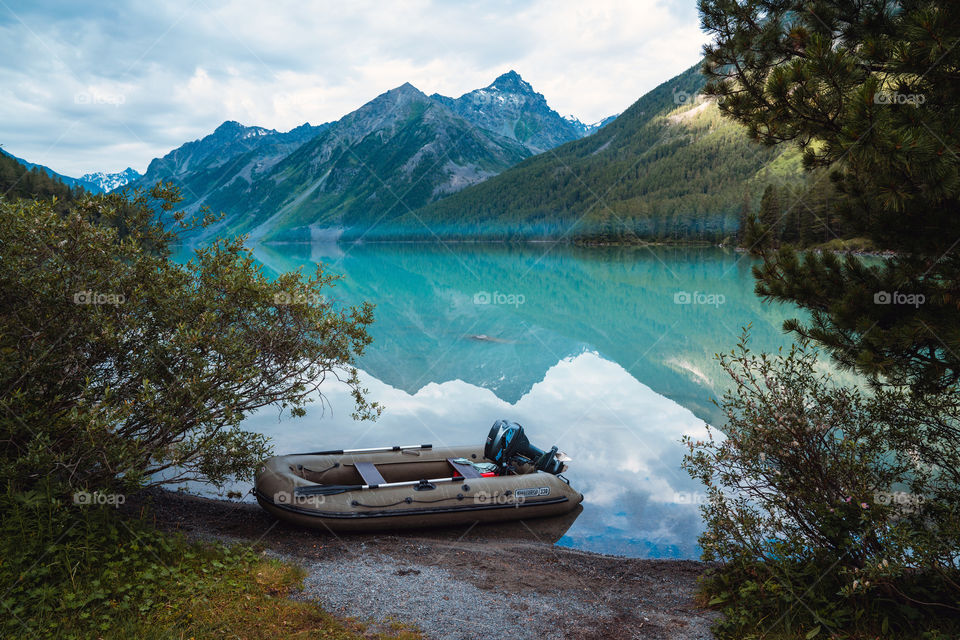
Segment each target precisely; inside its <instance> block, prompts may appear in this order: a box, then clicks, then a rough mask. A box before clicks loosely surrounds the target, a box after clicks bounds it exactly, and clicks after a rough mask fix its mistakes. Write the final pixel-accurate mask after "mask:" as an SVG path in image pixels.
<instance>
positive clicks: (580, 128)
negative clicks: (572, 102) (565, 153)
mask: <svg viewBox="0 0 960 640" xmlns="http://www.w3.org/2000/svg"><path fill="white" fill-rule="evenodd" d="M619 115H620V114H619V113H618V114H615V115H612V116H607V117H606V118H604V119H603V120H601V121H599V122H594V123H593V124H584V123H582V122H580V119H579V118H575V117H573V116H563V119H564V120H566V121H567V122H569V123H570V126H572V127H573V128H574V130H576V131H577V133H578V135H577V137H578V138H583V137H585V136H589V135H590V134H592V133H596V132H597V131H599V130H600V129H602V128H603V127H605V126H607V125H608V124H610V123H611V122H613V121H614V120H616V119H617V116H619Z"/></svg>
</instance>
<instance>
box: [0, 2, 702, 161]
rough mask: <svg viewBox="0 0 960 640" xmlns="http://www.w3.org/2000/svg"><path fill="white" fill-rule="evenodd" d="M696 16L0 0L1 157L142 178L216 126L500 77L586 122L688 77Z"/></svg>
mask: <svg viewBox="0 0 960 640" xmlns="http://www.w3.org/2000/svg"><path fill="white" fill-rule="evenodd" d="M7 1H8V0H7ZM692 4H693V3H692V1H691V2H667V1H664V0H645V1H634V2H625V1H619V0H617V1H608V2H596V3H591V4H589V5H587V4H585V3H581V2H555V1H548V0H536V1H534V2H509V1H501V2H466V3H447V2H442V1H440V0H435V1H428V0H411V1H408V2H403V3H379V2H350V3H338V2H293V1H278V2H273V3H263V2H258V1H256V0H244V1H240V2H218V1H215V0H194V1H193V2H177V3H159V2H155V3H141V2H132V1H128V2H124V3H111V4H106V3H74V2H62V3H61V2H50V1H44V0H37V1H31V2H26V1H24V2H11V3H9V4H8V3H6V2H4V1H0V41H2V42H3V43H4V44H3V51H2V52H3V56H4V60H5V64H4V65H3V68H2V69H0V143H2V144H3V145H4V148H5V149H7V150H8V151H10V152H11V153H14V154H15V155H19V156H21V157H24V158H27V159H29V160H31V161H33V162H39V163H42V164H46V165H48V166H51V167H52V168H54V169H56V170H57V171H60V172H62V173H66V174H69V175H79V174H81V173H85V172H87V171H94V170H107V171H117V170H120V169H123V168H124V167H126V166H127V165H132V166H133V167H134V168H136V169H138V170H141V171H142V170H143V169H144V168H145V167H146V165H147V163H148V162H149V160H150V159H151V158H153V157H156V156H159V155H162V154H164V153H166V152H167V151H169V150H170V149H171V148H173V147H176V146H179V145H180V144H182V143H183V142H185V141H187V140H192V139H196V138H199V137H202V136H203V135H206V134H207V133H209V132H210V131H212V130H213V129H214V128H215V127H216V126H217V125H218V124H220V123H221V122H223V121H224V120H231V119H232V120H238V121H240V122H243V123H245V124H257V125H261V126H266V127H271V128H275V129H280V130H287V129H290V128H292V127H294V126H297V125H299V124H302V123H303V122H305V121H309V122H311V123H314V124H317V123H320V122H326V121H330V120H336V119H338V118H340V117H342V116H343V115H344V114H346V113H348V112H350V111H352V110H354V109H356V108H357V107H359V106H360V105H361V104H363V103H364V102H366V101H368V100H370V99H371V98H373V97H375V96H377V95H378V94H380V93H382V92H383V91H386V90H387V89H390V88H392V87H395V86H398V85H400V84H403V83H404V82H411V83H412V84H414V85H415V86H417V87H418V88H419V89H421V90H422V91H424V92H426V93H433V92H439V93H443V94H445V95H452V96H458V95H460V94H462V93H465V92H467V91H470V90H472V89H475V88H477V87H481V86H485V85H487V84H489V83H490V82H491V81H492V80H493V78H495V77H496V76H497V75H499V74H501V73H503V72H505V71H507V70H508V69H514V70H516V71H518V72H519V73H520V74H521V75H522V76H523V77H524V78H525V79H526V80H527V81H528V82H530V83H531V84H532V85H533V87H534V88H535V89H536V90H537V91H539V92H541V93H543V94H544V95H545V96H546V98H547V101H548V102H549V103H550V105H551V106H552V107H553V108H555V109H556V110H557V111H559V112H561V113H563V114H573V115H575V116H577V117H579V118H581V119H582V120H584V121H586V122H592V121H596V120H599V119H601V118H603V117H605V116H607V115H610V114H611V113H616V112H619V111H622V110H623V109H625V108H626V107H627V106H629V105H630V104H631V103H632V102H633V101H634V100H636V99H637V98H638V97H640V96H641V95H642V94H643V93H645V92H646V91H648V90H650V89H652V88H653V87H654V86H656V85H657V84H659V83H660V82H663V81H664V80H666V79H668V78H669V77H671V76H673V75H675V74H676V73H679V72H680V71H682V70H683V69H685V68H687V67H689V66H690V65H691V64H693V63H694V62H696V60H697V59H698V56H699V55H700V49H701V47H702V45H703V43H704V42H705V39H706V38H705V36H704V34H703V33H701V32H700V30H699V27H698V21H697V18H696V14H695V11H694V10H693V9H692Z"/></svg>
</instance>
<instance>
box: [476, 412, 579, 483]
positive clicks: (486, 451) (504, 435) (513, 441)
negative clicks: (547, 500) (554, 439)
mask: <svg viewBox="0 0 960 640" xmlns="http://www.w3.org/2000/svg"><path fill="white" fill-rule="evenodd" d="M483 456H484V457H485V458H486V459H487V460H491V461H493V462H494V463H496V465H497V467H498V468H500V469H503V468H504V467H505V466H506V465H508V464H509V463H511V462H520V463H530V464H533V467H534V468H535V469H537V470H538V471H546V472H547V473H552V474H554V475H558V474H559V473H561V472H562V471H563V462H561V461H560V460H558V459H557V448H556V447H552V448H551V449H550V450H549V451H541V450H540V449H537V448H536V447H535V446H533V445H532V444H530V441H529V440H527V436H526V435H525V434H524V433H523V427H521V426H520V425H519V424H517V423H516V422H510V421H509V420H497V421H496V422H494V423H493V427H491V429H490V433H489V434H488V435H487V443H486V445H485V446H484V448H483Z"/></svg>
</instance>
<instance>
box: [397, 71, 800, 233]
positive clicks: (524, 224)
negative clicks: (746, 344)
mask: <svg viewBox="0 0 960 640" xmlns="http://www.w3.org/2000/svg"><path fill="white" fill-rule="evenodd" d="M703 85H704V79H703V76H702V75H701V73H700V69H699V65H697V66H694V67H691V68H690V69H688V70H687V71H685V72H684V73H682V74H680V75H679V76H677V77H675V78H673V79H671V80H670V81H668V82H665V83H663V84H662V85H660V86H658V87H657V88H656V89H654V90H653V91H651V92H650V93H648V94H646V95H645V96H643V97H642V98H641V99H640V100H638V101H637V102H636V103H634V104H633V106H631V107H630V108H629V109H628V110H627V111H625V112H624V113H623V114H622V115H621V116H620V117H618V118H617V119H616V120H615V121H614V122H612V123H610V124H609V125H607V126H606V127H604V128H603V129H601V130H600V131H598V132H597V133H595V134H594V135H592V136H590V137H588V138H584V139H581V140H576V141H574V142H570V143H567V144H565V145H563V146H561V147H557V148H556V149H553V150H552V151H548V152H546V153H543V154H540V155H537V156H535V157H533V158H530V159H528V160H526V161H524V162H522V163H520V164H518V165H517V166H515V167H513V168H511V169H509V170H507V171H505V172H504V173H502V174H500V175H499V176H496V177H494V178H491V179H489V180H487V181H485V182H483V183H481V184H479V185H475V186H473V187H469V188H467V189H465V190H463V191H461V192H460V193H457V194H454V195H452V196H450V197H448V198H445V199H444V200H441V201H439V202H436V203H433V204H431V205H429V206H427V207H424V208H423V209H420V210H418V211H416V212H415V214H414V215H408V216H405V217H403V218H401V219H400V220H399V221H398V223H399V224H397V225H396V226H394V227H392V228H389V229H387V228H384V229H383V230H382V232H381V233H382V234H383V235H394V234H398V233H404V230H410V232H411V233H413V234H416V233H417V232H418V231H419V232H420V233H422V232H423V225H422V224H415V222H416V221H417V220H420V221H423V223H424V224H425V225H427V226H429V227H430V231H429V233H436V234H437V235H440V236H464V237H466V236H470V237H476V236H483V237H488V238H518V237H526V238H529V237H552V238H558V237H563V238H581V239H595V240H601V241H618V240H631V239H636V238H643V239H654V240H663V239H700V240H708V241H714V242H719V241H722V240H723V239H724V238H731V239H732V238H733V237H734V236H735V235H736V234H737V231H738V228H739V226H740V225H739V218H740V217H741V216H742V215H743V214H742V211H743V209H744V206H745V205H746V206H747V207H748V209H747V210H748V211H750V212H753V211H754V210H755V209H756V203H758V202H759V200H760V196H761V195H762V193H763V191H764V189H765V187H766V185H767V184H770V183H771V182H773V183H776V184H780V185H783V186H784V188H786V187H788V186H789V185H793V184H797V183H800V182H802V176H801V172H800V164H799V158H798V157H797V155H796V153H795V152H790V151H786V152H785V151H783V150H781V149H770V148H763V147H760V146H758V145H756V144H755V143H753V142H751V141H750V140H749V139H748V137H747V135H746V131H745V129H744V128H743V127H741V126H740V125H737V124H735V123H732V122H730V121H729V120H725V119H722V118H721V117H720V113H719V110H718V109H717V107H716V104H715V103H713V102H710V101H703V100H701V99H700V98H699V97H698V96H697V93H698V92H699V91H700V90H701V89H702V88H703ZM751 203H752V204H751Z"/></svg>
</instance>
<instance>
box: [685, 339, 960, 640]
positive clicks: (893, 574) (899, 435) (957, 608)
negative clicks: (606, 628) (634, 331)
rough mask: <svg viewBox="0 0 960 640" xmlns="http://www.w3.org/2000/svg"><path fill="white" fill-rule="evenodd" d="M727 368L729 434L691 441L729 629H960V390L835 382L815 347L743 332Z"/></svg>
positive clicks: (712, 586)
mask: <svg viewBox="0 0 960 640" xmlns="http://www.w3.org/2000/svg"><path fill="white" fill-rule="evenodd" d="M720 363H721V365H722V367H723V368H724V370H725V371H726V372H727V373H728V374H729V376H730V378H731V380H732V381H733V385H732V389H731V390H730V391H729V392H727V393H726V394H725V395H724V397H723V399H722V401H721V403H720V404H721V408H722V409H723V411H724V413H725V415H726V418H727V424H726V425H725V427H724V433H725V436H726V437H721V436H716V437H715V436H714V435H713V433H712V432H711V435H710V437H709V438H708V439H707V440H706V441H693V440H690V439H688V440H687V445H688V447H689V453H688V455H687V456H686V457H685V459H684V466H685V467H686V468H687V470H688V471H689V473H690V474H691V475H692V476H693V477H695V478H698V479H699V480H700V481H702V482H703V483H704V484H705V485H706V487H707V490H708V496H709V501H708V503H707V504H706V505H704V507H703V508H702V510H703V514H704V517H705V521H706V527H707V528H706V531H705V533H704V534H703V535H702V537H701V540H700V541H701V545H702V547H703V549H704V559H705V560H707V561H719V562H720V565H719V568H717V569H716V570H715V571H714V572H713V573H712V575H711V576H710V577H709V578H708V579H707V580H706V581H705V582H704V593H705V594H706V595H707V596H708V598H709V602H710V603H711V604H714V605H719V606H722V607H723V610H724V613H725V616H724V619H723V621H722V622H721V623H720V625H719V627H718V631H719V632H720V633H721V635H722V636H723V637H729V638H745V637H754V636H756V637H761V636H762V635H763V632H764V631H765V630H766V631H769V630H771V629H775V630H777V631H781V632H785V633H787V634H790V633H797V632H799V631H803V632H804V633H810V634H815V633H819V632H818V631H816V630H817V629H820V630H822V632H824V634H825V635H826V633H828V632H829V633H833V634H834V636H835V637H853V638H856V637H864V638H866V637H873V636H874V635H876V634H878V633H882V634H883V635H884V637H891V636H888V634H894V635H895V634H902V637H916V636H914V635H911V634H913V633H915V632H916V630H917V629H927V630H931V631H932V630H935V629H940V630H943V631H944V632H946V631H947V630H949V631H950V632H958V631H960V615H958V614H960V564H958V563H960V482H958V469H960V441H958V440H957V438H956V434H957V426H958V425H960V398H958V396H957V395H956V394H940V395H937V396H933V397H922V396H914V395H912V394H909V393H906V392H903V391H900V390H889V389H885V390H879V391H876V392H875V393H872V394H865V393H863V392H862V391H861V390H860V389H857V388H851V387H844V386H840V385H837V384H834V383H833V382H832V381H831V380H830V376H829V374H828V373H824V372H823V369H822V367H820V366H819V364H818V362H817V352H816V351H815V350H814V349H811V348H809V346H808V345H807V344H806V343H802V344H800V345H795V346H794V347H793V348H792V349H791V350H790V351H789V352H787V353H783V352H781V353H780V354H778V355H776V356H772V357H771V356H768V355H766V354H761V355H759V356H758V355H754V354H752V353H751V352H750V351H749V349H748V346H747V337H746V336H744V338H743V339H742V340H741V342H740V344H739V346H738V348H737V349H736V350H734V351H733V352H731V353H730V354H725V355H721V356H720ZM750 634H754V635H750ZM871 634H873V635H871ZM788 637H793V636H789V635H788ZM809 637H813V635H810V636H809ZM929 637H937V636H935V635H931V636H929Z"/></svg>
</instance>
